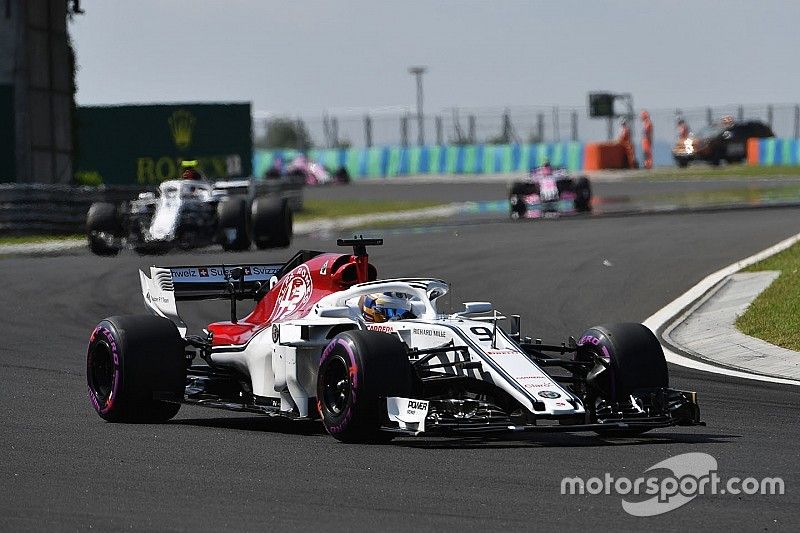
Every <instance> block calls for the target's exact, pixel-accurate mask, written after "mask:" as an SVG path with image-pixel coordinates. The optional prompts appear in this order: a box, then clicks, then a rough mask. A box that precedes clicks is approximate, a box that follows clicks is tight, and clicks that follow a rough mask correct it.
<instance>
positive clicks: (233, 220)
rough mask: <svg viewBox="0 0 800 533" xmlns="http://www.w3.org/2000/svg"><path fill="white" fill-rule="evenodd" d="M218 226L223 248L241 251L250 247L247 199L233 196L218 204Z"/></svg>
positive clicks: (228, 250) (229, 250)
mask: <svg viewBox="0 0 800 533" xmlns="http://www.w3.org/2000/svg"><path fill="white" fill-rule="evenodd" d="M217 227H218V228H219V241H220V244H222V249H223V250H225V251H226V252H231V251H232V252H241V251H244V250H247V249H249V248H250V233H249V231H248V219H247V200H246V199H244V198H241V197H232V198H227V199H225V200H223V201H221V202H220V203H219V205H218V206H217Z"/></svg>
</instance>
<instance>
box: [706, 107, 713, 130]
mask: <svg viewBox="0 0 800 533" xmlns="http://www.w3.org/2000/svg"><path fill="white" fill-rule="evenodd" d="M706 123H708V125H709V126H710V125H712V124H713V123H714V113H713V111H711V108H710V107H707V108H706Z"/></svg>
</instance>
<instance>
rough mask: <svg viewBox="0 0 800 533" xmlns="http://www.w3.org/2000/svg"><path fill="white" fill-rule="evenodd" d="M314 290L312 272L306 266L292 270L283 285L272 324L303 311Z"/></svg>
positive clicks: (271, 318) (272, 317)
mask: <svg viewBox="0 0 800 533" xmlns="http://www.w3.org/2000/svg"><path fill="white" fill-rule="evenodd" d="M313 289H314V285H313V283H312V281H311V272H310V271H309V270H308V267H307V266H306V265H300V266H299V267H297V268H295V269H294V270H292V271H291V272H290V273H289V275H287V276H286V278H284V280H283V282H282V283H281V290H280V292H279V293H278V299H277V301H276V302H275V308H274V309H273V310H272V315H271V316H270V319H269V320H270V322H276V321H278V320H281V319H286V318H290V317H292V316H294V314H295V313H297V312H298V311H300V310H302V309H303V308H304V307H305V305H306V304H307V303H308V301H309V300H310V299H311V292H312V291H313Z"/></svg>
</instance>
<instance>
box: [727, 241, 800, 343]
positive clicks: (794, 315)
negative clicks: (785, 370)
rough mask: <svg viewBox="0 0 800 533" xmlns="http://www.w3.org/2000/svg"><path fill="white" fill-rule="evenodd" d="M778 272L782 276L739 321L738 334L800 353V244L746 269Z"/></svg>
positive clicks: (756, 300)
mask: <svg viewBox="0 0 800 533" xmlns="http://www.w3.org/2000/svg"><path fill="white" fill-rule="evenodd" d="M763 270H779V271H780V272H781V275H780V276H779V277H778V279H776V280H775V282H773V283H772V285H770V286H769V287H768V288H767V290H765V291H764V292H762V293H761V294H760V295H759V296H758V298H756V299H755V300H754V301H753V303H752V304H751V305H750V307H749V308H748V309H747V311H746V312H745V313H744V314H743V315H742V316H740V317H739V318H737V319H736V327H737V328H739V331H741V332H742V333H744V334H746V335H750V336H751V337H758V338H759V339H763V340H765V341H767V342H769V343H771V344H775V345H777V346H782V347H784V348H788V349H790V350H796V351H800V243H799V244H795V245H794V246H792V247H790V248H788V249H787V250H784V251H783V252H781V253H779V254H776V255H773V256H772V257H770V258H767V259H765V260H763V261H761V262H760V263H756V264H755V265H753V266H751V267H748V268H746V269H745V270H744V271H745V272H758V271H763Z"/></svg>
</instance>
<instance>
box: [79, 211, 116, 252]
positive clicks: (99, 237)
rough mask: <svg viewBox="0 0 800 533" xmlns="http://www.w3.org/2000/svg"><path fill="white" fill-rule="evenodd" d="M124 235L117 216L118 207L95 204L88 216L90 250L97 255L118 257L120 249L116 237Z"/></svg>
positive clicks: (87, 234) (87, 230)
mask: <svg viewBox="0 0 800 533" xmlns="http://www.w3.org/2000/svg"><path fill="white" fill-rule="evenodd" d="M121 233H122V225H121V224H120V222H119V217H118V216H117V206H115V205H114V204H111V203H108V202H95V203H93V204H92V205H91V207H89V212H88V213H87V214H86V237H87V239H88V241H89V249H90V250H91V251H92V252H93V253H95V254H97V255H117V254H118V253H119V247H118V246H116V244H115V243H114V239H115V237H117V236H119V235H120V234H121Z"/></svg>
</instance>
